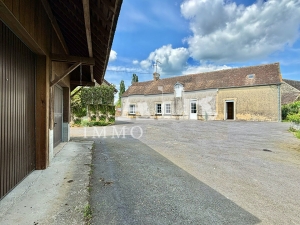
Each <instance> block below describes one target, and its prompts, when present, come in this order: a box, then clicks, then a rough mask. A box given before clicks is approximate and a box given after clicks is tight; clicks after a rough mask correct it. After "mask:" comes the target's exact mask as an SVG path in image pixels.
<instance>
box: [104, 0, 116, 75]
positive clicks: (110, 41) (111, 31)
mask: <svg viewBox="0 0 300 225" xmlns="http://www.w3.org/2000/svg"><path fill="white" fill-rule="evenodd" d="M118 3H119V0H115V5H114V9H115V12H116V10H117V6H118ZM115 16H116V14H115V13H114V15H113V18H112V21H114V20H115ZM116 19H118V18H116ZM113 29H114V26H113V25H112V26H111V27H110V31H109V40H108V48H107V51H106V55H107V57H106V60H105V64H104V68H105V69H106V68H107V64H108V60H109V55H110V51H111V43H112V38H113V37H112V36H113V35H112V34H113V32H114V30H113ZM104 75H105V71H103V74H102V79H104Z"/></svg>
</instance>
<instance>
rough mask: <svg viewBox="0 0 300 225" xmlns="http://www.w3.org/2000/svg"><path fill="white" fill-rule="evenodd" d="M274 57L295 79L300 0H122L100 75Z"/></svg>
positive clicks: (185, 69)
mask: <svg viewBox="0 0 300 225" xmlns="http://www.w3.org/2000/svg"><path fill="white" fill-rule="evenodd" d="M156 59H157V60H159V61H160V62H161V64H159V67H158V70H159V71H158V72H159V73H160V74H161V78H165V77H170V76H179V75H183V74H192V73H199V72H206V71H213V70H220V69H227V68H233V67H243V66H250V65H259V64H266V63H273V62H279V63H280V68H281V73H282V76H283V78H286V79H294V80H300V1H299V0H268V1H266V0H265V1H264V0H258V1H253V0H235V1H234V0H181V1H179V0H124V1H123V5H122V8H121V13H120V16H119V20H118V25H117V29H116V33H115V37H114V41H113V46H112V51H111V54H110V61H109V64H108V67H107V71H106V75H105V79H106V80H107V81H109V82H111V83H113V84H115V85H116V87H117V88H118V89H119V84H120V81H121V80H124V81H125V85H126V89H127V87H128V86H129V85H130V84H131V78H132V74H133V73H135V74H137V75H138V77H139V81H146V80H151V79H152V73H153V71H154V68H153V64H154V63H155V60H156Z"/></svg>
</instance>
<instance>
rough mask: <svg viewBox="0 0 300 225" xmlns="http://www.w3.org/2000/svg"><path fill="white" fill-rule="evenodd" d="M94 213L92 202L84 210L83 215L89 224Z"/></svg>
mask: <svg viewBox="0 0 300 225" xmlns="http://www.w3.org/2000/svg"><path fill="white" fill-rule="evenodd" d="M92 214H93V212H92V209H91V206H90V204H87V205H86V206H85V207H84V210H83V215H84V218H85V220H86V222H87V224H89V223H90V220H91V219H92Z"/></svg>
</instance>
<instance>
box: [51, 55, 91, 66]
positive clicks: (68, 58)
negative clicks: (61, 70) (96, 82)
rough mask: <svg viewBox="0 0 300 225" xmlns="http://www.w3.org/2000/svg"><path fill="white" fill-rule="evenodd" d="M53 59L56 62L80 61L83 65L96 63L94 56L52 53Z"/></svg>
mask: <svg viewBox="0 0 300 225" xmlns="http://www.w3.org/2000/svg"><path fill="white" fill-rule="evenodd" d="M50 57H51V60H52V61H54V62H68V63H78V62H80V63H81V64H82V65H89V66H94V65H95V59H94V58H88V57H80V56H72V55H61V54H51V56H50Z"/></svg>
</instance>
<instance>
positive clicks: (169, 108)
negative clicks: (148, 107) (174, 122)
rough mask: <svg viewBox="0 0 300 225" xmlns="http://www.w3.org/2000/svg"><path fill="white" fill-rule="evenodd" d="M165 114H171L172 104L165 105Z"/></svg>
mask: <svg viewBox="0 0 300 225" xmlns="http://www.w3.org/2000/svg"><path fill="white" fill-rule="evenodd" d="M165 113H166V114H171V104H170V103H167V104H165Z"/></svg>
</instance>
